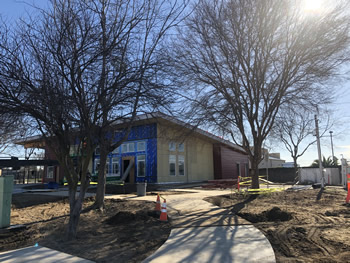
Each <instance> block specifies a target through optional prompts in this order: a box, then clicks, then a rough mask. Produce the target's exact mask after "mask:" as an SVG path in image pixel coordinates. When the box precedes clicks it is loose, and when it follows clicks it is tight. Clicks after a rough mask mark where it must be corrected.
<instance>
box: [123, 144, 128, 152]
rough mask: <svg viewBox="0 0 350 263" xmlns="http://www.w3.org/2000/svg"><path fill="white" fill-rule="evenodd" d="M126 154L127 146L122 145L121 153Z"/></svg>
mask: <svg viewBox="0 0 350 263" xmlns="http://www.w3.org/2000/svg"><path fill="white" fill-rule="evenodd" d="M126 152H128V145H127V144H123V145H122V153H126Z"/></svg>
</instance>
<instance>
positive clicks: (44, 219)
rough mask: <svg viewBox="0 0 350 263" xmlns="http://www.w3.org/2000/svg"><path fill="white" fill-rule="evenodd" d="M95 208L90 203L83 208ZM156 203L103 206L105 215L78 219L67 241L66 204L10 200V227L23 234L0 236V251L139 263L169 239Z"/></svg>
mask: <svg viewBox="0 0 350 263" xmlns="http://www.w3.org/2000/svg"><path fill="white" fill-rule="evenodd" d="M92 203H93V198H88V199H87V200H86V202H85V207H87V206H89V205H91V204H92ZM154 207H155V203H154V202H147V201H130V200H129V201H125V200H120V199H116V200H106V209H105V212H104V213H103V214H101V213H100V212H97V211H89V212H87V213H83V214H82V215H81V219H80V224H79V230H78V237H77V239H76V240H74V241H67V240H66V239H65V229H66V224H67V222H68V219H69V217H68V216H67V215H68V213H69V205H68V201H67V199H66V198H62V197H52V196H47V195H39V194H15V195H13V202H12V211H11V225H14V224H24V225H25V226H26V227H25V228H24V229H19V230H17V231H11V232H4V231H2V232H0V251H7V250H12V249H17V248H21V247H26V246H31V245H34V244H35V243H39V245H41V246H45V247H49V248H52V249H56V250H59V251H62V252H66V253H69V254H72V255H75V256H79V257H82V258H86V259H89V260H93V261H96V262H141V261H142V260H144V259H145V258H147V257H148V256H150V255H151V254H153V253H154V252H155V251H156V250H157V249H158V248H159V247H160V246H161V245H162V244H163V243H164V242H165V241H166V240H167V238H168V236H169V234H170V230H171V229H170V224H169V223H167V222H166V223H164V222H160V221H159V220H158V218H159V215H157V214H156V213H155V212H154V211H153V210H154Z"/></svg>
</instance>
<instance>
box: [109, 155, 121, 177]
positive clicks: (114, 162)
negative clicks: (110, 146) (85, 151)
mask: <svg viewBox="0 0 350 263" xmlns="http://www.w3.org/2000/svg"><path fill="white" fill-rule="evenodd" d="M111 159H112V164H111V165H112V167H111V172H112V174H113V175H116V176H120V161H119V157H112V158H111ZM114 164H118V172H117V173H115V171H114Z"/></svg>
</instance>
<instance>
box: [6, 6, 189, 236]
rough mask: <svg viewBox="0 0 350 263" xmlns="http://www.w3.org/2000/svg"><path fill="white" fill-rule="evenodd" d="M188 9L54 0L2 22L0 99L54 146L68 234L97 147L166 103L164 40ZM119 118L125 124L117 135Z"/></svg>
mask: <svg viewBox="0 0 350 263" xmlns="http://www.w3.org/2000/svg"><path fill="white" fill-rule="evenodd" d="M183 8H184V5H182V9H181V8H178V5H177V3H175V4H174V3H173V2H171V1H170V2H168V1H165V0H164V1H161V2H160V1H147V0H144V1H143V0H125V1H123V0H114V1H108V0H94V1H74V0H52V1H51V7H50V8H49V9H48V10H40V14H39V15H38V16H36V17H31V19H30V20H26V21H23V22H22V23H21V24H20V25H19V26H18V27H17V29H15V30H9V29H7V28H6V26H5V25H3V27H2V32H1V38H0V55H1V56H0V103H2V104H3V105H6V107H7V109H8V110H9V111H11V112H16V113H17V114H22V115H24V116H28V117H30V118H31V119H32V120H33V121H34V122H35V123H36V127H37V129H38V130H39V131H40V132H41V134H42V136H43V138H45V141H46V143H47V144H48V146H49V147H51V149H52V150H53V151H54V152H55V154H56V156H57V158H58V161H59V162H60V165H61V167H62V169H63V171H64V172H65V175H66V178H67V181H68V185H69V200H70V220H69V223H68V238H74V237H76V234H77V226H78V222H79V218H80V212H81V209H82V204H83V200H84V196H85V192H86V190H87V187H88V185H89V178H88V176H87V174H88V173H89V165H90V162H91V158H92V155H93V151H94V149H95V148H96V146H97V145H101V146H102V147H101V149H104V151H105V154H108V153H109V151H110V150H111V149H112V148H113V147H117V146H118V145H119V144H120V143H121V141H122V140H124V139H126V138H127V135H128V131H129V130H130V127H131V125H132V120H133V119H134V118H135V116H136V114H137V113H138V112H140V111H146V110H147V109H152V108H153V107H154V106H155V105H158V104H157V103H160V104H159V105H162V104H161V103H163V100H162V99H161V95H164V94H163V93H162V92H163V90H164V89H163V88H165V87H166V85H165V84H164V83H162V82H161V81H159V78H158V77H159V76H158V74H157V72H158V69H159V68H161V65H160V64H159V63H160V61H161V58H160V57H159V56H158V48H157V47H158V44H159V43H160V42H161V40H162V39H163V38H164V37H165V36H166V32H167V31H168V30H169V29H170V28H171V27H172V26H173V25H175V24H176V21H177V20H178V19H179V16H180V14H181V12H182V10H183ZM115 122H118V123H125V124H126V125H125V126H124V127H125V129H124V131H123V132H124V136H123V137H122V139H121V140H119V141H117V142H116V141H115V140H114V133H113V129H112V124H113V123H115ZM107 142H108V143H107ZM110 142H111V143H112V147H111V145H110V144H109V143H110ZM73 146H74V147H73ZM72 149H74V151H75V152H76V153H77V154H75V156H74V157H72V156H71V153H72ZM105 156H106V155H105ZM102 161H104V162H105V161H106V160H101V166H102V167H104V165H103V163H102ZM101 176H102V177H100V179H99V182H101V186H102V187H104V182H105V175H104V173H103V172H102V171H101ZM101 178H102V179H101ZM79 180H80V181H81V186H80V192H79V194H77V186H78V181H79ZM99 194H100V197H101V195H104V189H103V192H102V191H101V192H100V190H99ZM102 200H103V199H102Z"/></svg>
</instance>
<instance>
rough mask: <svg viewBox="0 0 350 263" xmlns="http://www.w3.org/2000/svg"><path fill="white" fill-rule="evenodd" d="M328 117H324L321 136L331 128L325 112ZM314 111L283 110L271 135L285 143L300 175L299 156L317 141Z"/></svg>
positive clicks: (295, 171) (296, 172)
mask: <svg viewBox="0 0 350 263" xmlns="http://www.w3.org/2000/svg"><path fill="white" fill-rule="evenodd" d="M315 112H316V111H315ZM323 115H326V116H327V117H326V118H322V119H323V122H322V123H321V127H320V129H321V132H320V134H321V135H320V137H322V136H324V134H325V133H326V132H327V131H328V130H329V129H330V127H331V126H332V125H331V123H330V118H329V115H328V114H327V113H326V112H324V113H323ZM314 134H315V119H314V113H313V112H310V111H305V110H304V111H299V109H298V108H296V109H295V108H294V109H291V108H289V109H286V110H285V111H283V110H282V111H281V112H280V113H279V114H278V116H277V117H276V121H275V125H274V128H273V129H272V132H271V137H273V138H274V139H276V140H279V141H280V142H282V143H283V145H284V146H285V148H286V150H287V151H288V152H289V153H290V156H291V157H292V159H293V164H294V173H295V175H296V176H297V175H298V158H299V157H301V156H303V155H304V153H305V152H306V151H307V150H308V149H309V147H310V146H311V145H313V144H314V143H315V142H316V138H313V136H314Z"/></svg>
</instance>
